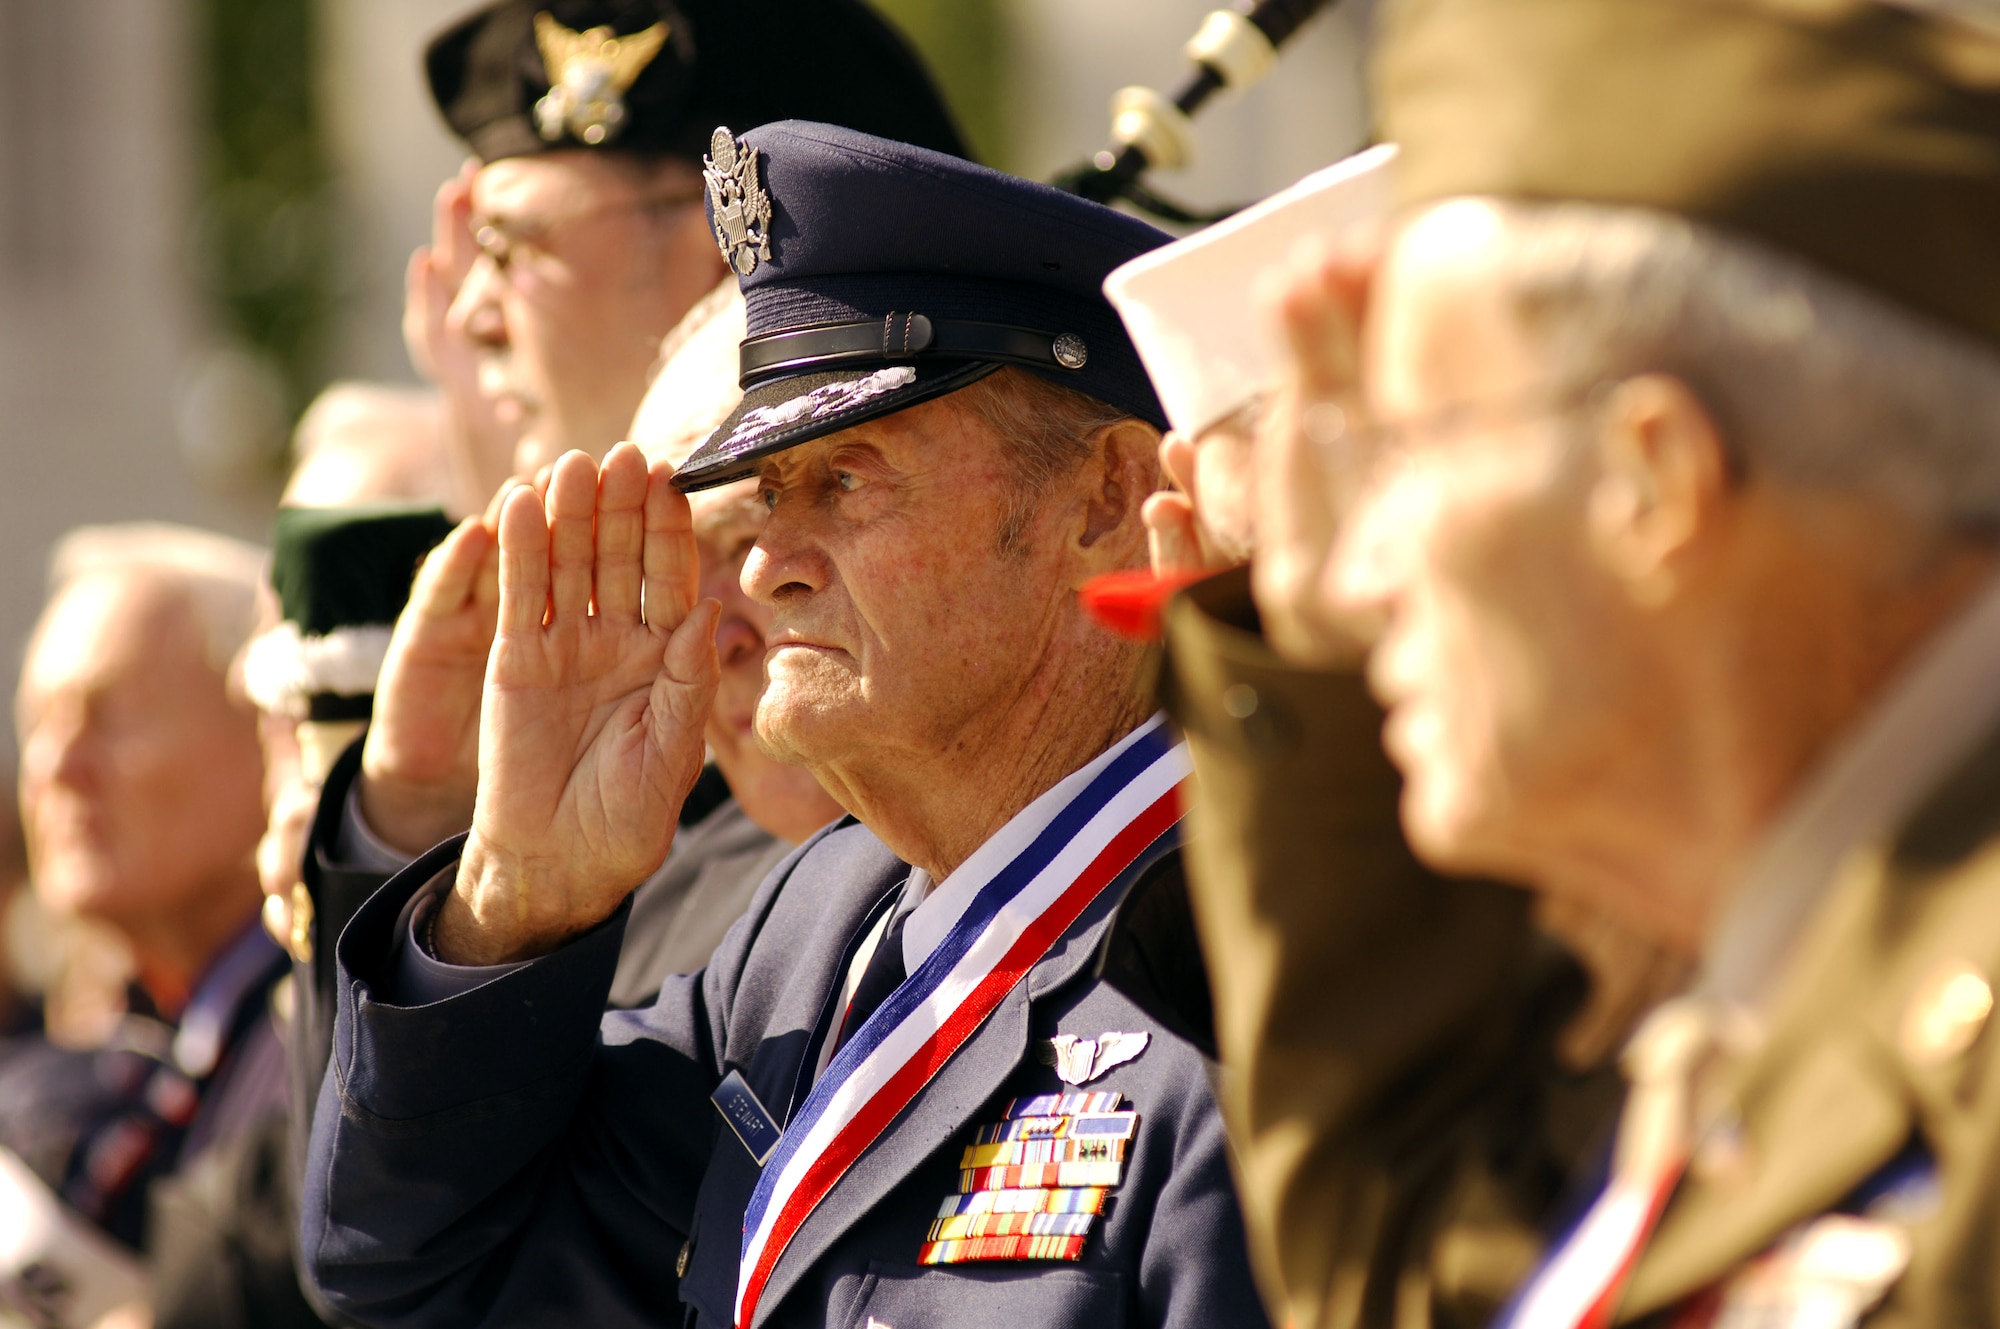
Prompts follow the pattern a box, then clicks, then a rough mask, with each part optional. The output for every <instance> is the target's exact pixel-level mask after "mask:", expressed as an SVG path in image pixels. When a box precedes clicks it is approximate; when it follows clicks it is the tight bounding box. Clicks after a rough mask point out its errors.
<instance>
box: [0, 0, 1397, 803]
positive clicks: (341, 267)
mask: <svg viewBox="0 0 2000 1329" xmlns="http://www.w3.org/2000/svg"><path fill="white" fill-rule="evenodd" d="M879 2H880V4H881V7H882V8H883V10H884V11H885V12H887V13H888V14H889V16H890V17H891V18H892V19H893V20H895V21H896V22H898V23H900V24H901V25H902V26H903V28H904V29H905V30H906V31H907V32H908V33H909V34H910V36H911V37H912V38H913V39H914V40H915V41H916V43H917V44H918V46H919V47H920V48H922V49H923V50H924V52H925V53H926V54H927V55H928V56H929V57H930V59H931V61H932V64H933V67H934V68H935V69H936V71H937V72H938V74H939V76H940V79H941V81H942V82H943V83H944V85H945V89H946V92H947V94H948V95H949V96H950V98H951V100H952V102H953V104H954V106H955V107H956V108H957V110H958V113H959V115H960V118H961V120H962V121H963V123H964V125H965V126H966V128H967V130H968V132H969V134H970V136H971V139H972V142H973V143H974V145H975V146H976V148H977V149H978V151H979V152H980V154H981V155H982V156H983V157H984V158H985V160H987V161H988V162H990V163H992V164H995V165H999V166H1003V167H1005V168H1008V169H1011V170H1014V171H1017V172H1020V173H1022V174H1026V175H1030V176H1037V177H1045V176H1048V175H1051V174H1053V173H1055V172H1056V171H1058V170H1060V169H1062V168H1063V167H1065V166H1068V165H1070V164H1072V163H1073V162H1075V161H1078V160H1080V159H1082V158H1085V157H1087V156H1089V155H1090V154H1091V153H1092V152H1094V151H1096V150H1097V149H1099V148H1101V147H1103V146H1104V139H1105V136H1106V132H1107V128H1108V110H1107V108H1108V104H1109V100H1110V98H1111V95H1112V93H1113V92H1114V91H1115V90H1116V89H1118V88H1120V87H1123V86H1125V85H1128V84H1133V83H1140V84H1149V85H1152V86H1156V87H1167V86H1170V85H1171V84H1172V83H1173V82H1174V81H1175V80H1176V79H1177V78H1178V77H1179V76H1180V74H1181V72H1182V68H1183V65H1182V60H1181V56H1180V48H1181V46H1182V44H1183V43H1184V42H1185V41H1186V40H1187V38H1188V37H1189V36H1190V35H1192V33H1193V32H1194V30H1195V28H1196V26H1197V25H1198V23H1199V22H1200V19H1201V17H1202V15H1203V13H1204V12H1205V11H1206V10H1208V9H1210V8H1213V7H1214V4H1213V0H879ZM470 7H471V5H470V4H469V3H467V0H56V2H53V3H52V2H51V0H0V65H4V68H0V106H3V107H4V108H5V113H4V116H0V446H4V449H5V456H6V462H7V467H6V477H7V478H6V481H5V484H4V485H3V486H0V669H4V681H5V686H6V688H7V695H9V696H11V695H12V692H13V686H14V679H15V675H16V672H17V670H18V666H19V660H20V656H21V651H22V647H23V644H24V640H25V637H26V634H27V631H28V629H29V627H30V626H31V624H32V621H33V618H34V615H35V613H36V611H37V609H38V608H39V605H40V601H41V595H42V583H43V575H44V566H45V558H46V554H47V550H48V548H49V545H50V543H51V542H52V541H53V540H54V539H55V537H56V536H57V535H59V534H60V533H61V532H62V531H64V530H66V529H67V528H69V527H71V526H74V525H76V524H77V523H79V522H85V521H115V520H125V519H131V518H140V517H152V518H162V519H169V520H177V521H186V522H193V523H196V524H199V525H205V526H210V527H213V528H216V529H219V530H224V531H229V532H233V533H237V534H243V535H249V536H253V537H256V536H260V535H261V534H262V532H263V530H264V527H265V525H266V523H267V521H268V517H269V510H270V504H271V503H272V501H273V499H274V497H275V494H276V492H277V485H278V481H279V479H280V477H281V475H282V472H283V466H284V462H285V457H286V451H287V448H288V443H289V433H290V428H291V425H292V422H293V420H294V419H295V418H296V416H297V413H298V412H299V410H300V409H301V408H302V407H303V406H304V405H305V403H306V402H307V401H309V400H310V399H311V397H312V396H313V394H314V393H315V392H317V391H318V389H319V388H321V387H322V386H324V385H325V384H326V383H328V382H330V381H332V380H335V379H339V378H356V377H358V378H369V379H378V380H388V381H393V382H411V381H414V380H413V375H412V373H411V370H410V367H409V364H408V362H407V360H406V358H405V355H404V352H403V346H402V341H401V336H400V326H399V325H400V319H401V309H402V293H403V291H402V288H403V269H404V264H405V262H406V260H407V258H408V256H409V253H410V251H411V249H412V248H414V247H415V246H416V245H418V244H420V243H422V242H423V241H424V240H425V239H426V237H427V234H428V228H429V220H430V199H431V195H432V193H433V191H434V190H435V189H436V187H437V185H438V183H439V182H440V181H441V180H443V179H444V178H445V177H447V176H448V175H450V174H451V173H452V172H454V171H455V170H456V169H457V167H458V165H459V162H460V158H461V153H460V151H459V149H458V148H457V147H456V146H455V145H454V144H453V142H452V141H451V140H450V138H449V137H448V136H447V135H446V133H445V132H444V129H443V126H442V124H441V122H440V121H439V120H438V118H437V116H436V115H435V113H434V112H433V110H432V108H431V106H430V103H429V100H428V98H427V96H426V94H425V92H424V89H423V86H422V82H421V78H420V74H419V52H420V51H421V49H422V46H423V42H424V40H425V38H426V37H427V36H428V35H429V34H430V33H431V32H433V31H434V30H436V29H437V28H439V27H441V26H442V25H443V24H444V23H445V22H447V21H448V20H449V19H451V18H453V17H455V16H456V15H457V14H459V13H461V12H464V11H465V10H467V9H469V8H470ZM1364 24H1365V15H1363V14H1362V13H1361V12H1360V11H1359V10H1358V9H1357V8H1356V7H1355V5H1354V4H1353V2H1352V0H1344V2H1343V3H1342V4H1340V5H1337V6H1335V8H1334V10H1333V12H1331V13H1326V14H1322V15H1321V16H1320V17H1319V18H1318V19H1316V20H1314V21H1313V22H1312V23H1311V24H1310V25H1309V26H1308V27H1307V28H1306V29H1305V31H1303V32H1302V33H1301V34H1300V35H1299V37H1298V38H1297V39H1296V40H1295V41H1294V42H1293V43H1292V45H1291V46H1290V47H1289V48H1288V49H1287V52H1286V54H1285V56H1284V59H1283V62H1282V64H1281V65H1280V67H1279V69H1278V71H1277V73H1276V74H1275V75H1274V76H1273V77H1272V78H1270V79H1269V80H1268V81H1267V82H1266V83H1265V84H1264V85H1262V86H1261V87H1259V88H1257V89H1255V90H1254V91H1253V92H1251V93H1250V94H1248V95H1247V96H1244V97H1241V98H1238V99H1236V100H1234V101H1233V102H1231V101H1224V102H1221V103H1219V104H1216V105H1213V106H1211V107H1210V108H1208V109H1207V110H1206V111H1205V112H1204V113H1203V115H1202V117H1201V119H1200V122H1199V125H1198V142H1199V156H1198V159H1197V161H1196V162H1195V164H1194V165H1193V166H1191V167H1189V168H1188V169H1186V170H1183V171H1180V172H1175V173H1163V174H1156V175H1155V176H1154V177H1153V179H1152V182H1153V184H1154V185H1155V187H1156V188H1157V189H1159V190H1160V191H1161V192H1162V193H1165V194H1168V195H1171V196H1173V197H1175V198H1177V199H1180V200H1183V201H1185V202H1188V203H1190V204H1194V205H1199V206H1203V207H1217V206H1221V205H1225V204H1229V203H1241V202H1247V201H1250V200H1252V199H1255V198H1257V197H1259V196H1261V195H1263V194H1266V193H1269V192H1270V191H1271V190H1273V189H1276V188H1278V187H1280V186H1282V185H1285V184H1287V183H1289V182H1291V181H1292V180H1294V179H1296V178H1298V177H1299V176H1300V175H1302V174H1304V173H1305V172H1307V171H1309V170H1311V169H1313V168H1314V167H1316V166H1320V165H1324V164H1326V163H1327V162H1330V161H1332V160H1334V159H1336V158H1337V157H1339V156H1341V155H1343V154H1345V153H1347V152H1349V151H1351V150H1353V149H1354V148H1355V147H1356V146H1358V145H1359V144H1360V143H1361V142H1362V141H1363V139H1364V137H1365V132H1366V124H1365V115H1364V113H1363V109H1362V95H1361V91H1360V87H1359V79H1358V74H1357V66H1358V60H1357V51H1358V46H1359V36H1360V33H1361V30H1362V27H1363V25H1364ZM5 742H6V744H7V749H6V752H7V755H6V760H5V761H3V762H0V770H4V769H10V768H11V766H12V752H11V744H12V738H11V728H9V730H8V736H7V738H6V740H5Z"/></svg>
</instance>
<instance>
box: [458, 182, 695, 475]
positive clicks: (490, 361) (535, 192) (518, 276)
mask: <svg viewBox="0 0 2000 1329" xmlns="http://www.w3.org/2000/svg"><path fill="white" fill-rule="evenodd" d="M701 199H702V186H701V176H700V173H699V172H698V171H697V170H696V169H695V168H694V167H693V166H691V165H688V164H686V163H679V162H674V163H665V164H662V165H661V166H660V167H658V169H657V170H656V171H655V172H653V173H652V174H650V175H645V174H642V173H640V172H639V171H637V170H635V169H631V168H630V167H628V166H622V165H620V164H618V163H616V162H612V161H607V160H605V159H604V158H603V157H601V156H599V155H596V154H592V153H589V152H584V151H581V150H578V151H570V152H553V153H547V154H544V155H541V156H537V157H509V158H503V159H501V160H499V161H495V162H489V163H488V164H487V165H486V166H484V167H482V168H481V169H480V171H479V175H478V177H477V178H476V179H475V180H474V182H473V187H472V211H473V215H472V226H473V234H474V238H475V239H476V240H477V242H478V244H479V246H480V249H481V251H482V252H481V256H480V258H479V260H478V262H477V263H475V264H474V265H473V268H472V271H471V272H470V273H469V274H468V275H467V277H466V279H465V284H464V285H463V286H462V287H461V288H460V290H459V293H458V299H457V301H456V302H455V303H454V304H453V306H452V312H451V318H452V321H453V325H454V326H455V327H457V328H458V329H459V330H460V331H461V332H462V333H463V334H464V335H466V336H468V337H469V338H471V340H472V341H473V342H474V343H476V344H477V345H478V346H480V347H481V348H482V350H483V353H484V360H483V362H482V365H481V370H480V380H481V390H482V391H483V392H485V393H486V394H487V395H488V396H489V397H491V398H493V399H495V400H496V402H497V403H498V409H499V411H500V413H501V414H502V417H503V418H505V419H508V420H509V421H510V422H512V421H518V422H519V424H520V426H521V429H522V434H521V441H520V445H519V450H518V451H517V453H516V455H515V459H514V473H515V474H517V475H532V474H534V472H535V470H536V469H537V468H538V467H540V466H542V465H544V464H545V463H548V462H552V461H554V460H555V459H556V458H557V457H559V456H561V455H562V454H563V453H564V452H566V451H568V450H569V449H571V448H579V449H581V450H583V451H585V452H588V453H590V454H591V455H592V456H593V457H598V458H602V457H603V455H604V454H605V453H606V452H607V451H609V450H610V448H611V445H612V444H613V443H615V442H617V441H618V440H619V439H620V438H622V437H624V434H625V427H626V424H627V423H628V422H629V421H630V420H631V419H632V414H633V412H634V411H635V410H636V409H637V408H638V405H639V401H640V398H641V397H642V396H643V395H644V394H645V389H646V373H647V370H648V369H649V368H650V367H651V365H652V362H653V358H654V356H655V354H656V353H657V352H658V350H659V345H660V338H661V337H662V336H664V335H665V334H666V333H667V332H668V330H670V329H671V328H672V327H673V326H674V324H675V323H677V322H679V321H680V318H681V315H683V314H685V313H686V312H687V311H688V310H689V309H690V308H692V307H693V305H694V303H695V301H697V300H699V299H700V298H701V297H702V296H703V295H704V294H706V293H707V292H708V291H709V290H710V289H711V288H712V287H713V286H714V285H715V283H716V282H717V281H718V280H719V279H720V278H721V276H722V273H723V266H722V258H721V255H720V254H719V253H717V251H716V247H715V241H714V240H713V238H711V236H710V234H709V230H708V220H707V217H706V216H705V214H704V213H703V211H702V207H701Z"/></svg>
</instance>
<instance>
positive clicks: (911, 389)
mask: <svg viewBox="0 0 2000 1329" xmlns="http://www.w3.org/2000/svg"><path fill="white" fill-rule="evenodd" d="M999 368H1000V365H999V364H997V363H995V362H992V361H985V360H978V361H965V360H946V361H935V360H934V361H925V362H922V363H917V364H912V363H909V362H904V363H901V364H890V363H888V362H883V363H881V364H878V365H872V366H871V365H854V366H847V367H843V368H840V369H828V370H822V371H819V372H817V373H809V374H798V375H793V376H790V377H786V378H780V379H776V380H771V381H767V382H764V383H759V384H757V385H756V386H754V387H752V388H750V389H749V390H748V391H746V392H745V393H744V394H743V401H742V404H741V405H739V406H738V407H737V408H736V409H735V411H733V412H731V414H730V416H729V418H728V419H727V420H724V421H723V422H722V424H721V425H720V426H718V427H717V428H716V431H715V432H714V433H712V434H710V435H709V436H708V440H707V441H706V442H704V443H703V444H702V445H701V446H700V447H698V448H696V449H695V450H694V454H693V455H692V456H690V457H689V458H688V459H687V461H686V462H685V463H683V464H682V465H681V468H680V469H679V470H677V471H675V472H674V487H675V488H676V489H678V490H680V491H681V492H682V493H684V494H691V493H693V492H694V491H696V490H698V489H713V488H715V487H716V486H717V485H726V484H728V483H729V482H730V481H732V480H740V479H742V478H743V477H744V476H746V475H754V474H756V472H757V463H758V462H760V461H762V460H763V459H764V458H766V457H769V456H771V455H772V454H774V453H779V452H783V451H785V450H786V449H787V448H795V447H797V446H799V444H801V443H810V442H812V440H814V439H816V438H824V437H825V436H826V435H828V434H836V433H839V432H840V431H841V430H843V429H850V428H852V427H853V426H855V425H858V424H861V423H863V422H864V421H868V420H878V419H880V418H881V417H883V416H885V415H893V414H895V413H896V412H897V411H901V410H906V409H908V408H909V407H911V406H915V405H917V404H918V403H919V402H926V401H930V400H931V399H932V398H934V397H942V396H944V395H945V394H946V393H951V392H956V391H958V390H959V389H960V388H963V387H967V386H969V385H971V384H973V383H976V382H978V381H979V380H980V379H982V378H985V377H986V376H987V375H988V374H991V373H993V372H994V371H995V370H997V369H999Z"/></svg>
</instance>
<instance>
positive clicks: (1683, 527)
mask: <svg viewBox="0 0 2000 1329" xmlns="http://www.w3.org/2000/svg"><path fill="white" fill-rule="evenodd" d="M1596 426H1597V432H1596V442H1597V448H1598V459H1597V460H1598V474H1597V478H1596V480H1595V481H1594V483H1593V485H1592V489H1591V494H1590V517H1589V521H1590V538H1591V544H1592V547H1593V548H1594V549H1595V550H1596V552H1597V554H1598V557H1599V558H1600V559H1602V560H1603V562H1604V565H1605V566H1606V567H1607V568H1608V569H1609V570H1610V571H1611V572H1612V574H1613V575H1614V576H1615V577H1617V578H1618V579H1619V580H1620V581H1621V582H1623V583H1624V585H1625V586H1626V588H1627V589H1628V591H1629V592H1630V594H1631V595H1632V597H1633V599H1634V600H1635V601H1636V602H1638V603H1640V604H1643V605H1647V606H1649V607H1657V606H1660V605H1663V604H1666V603H1667V602H1668V601H1670V600H1672V599H1673V598H1674V596H1675V595H1676V594H1677V593H1678V591H1679V590H1680V589H1681V587H1682V585H1683V582H1684V579H1685V578H1686V576H1687V575H1688V572H1689V571H1690V569H1691V568H1692V567H1693V566H1694V565H1695V563H1696V562H1697V561H1699V560H1700V558H1701V557H1702V556H1703V554H1705V553H1706V551H1707V550H1708V548H1709V547H1710V543H1711V541H1712V540H1713V538H1714V536H1715V535H1716V533H1717V531H1718V530H1719V527H1720V523H1721V521H1722V518H1723V515H1724V511H1725V509H1726V506H1727V504H1728V502H1729V496H1730V487H1731V480H1730V467H1729V449H1728V445H1727V444H1726V442H1725V441H1724V439H1723V436H1722V430H1721V428H1720V427H1719V426H1718V425H1717V424H1716V422H1715V417H1714V416H1713V415H1712V414H1710V412H1709V410H1708V408H1707V407H1706V406H1705V405H1703V404H1702V401H1701V399H1700V398H1699V397H1697V396H1696V395H1695V394H1694V390H1693V389H1691V388H1690V387H1688V385H1687V384H1686V383H1684V382H1682V381H1681V380H1680V379H1678V378H1675V377H1672V376H1671V375H1666V374H1644V375H1640V376H1639V377H1636V378H1631V379H1627V380H1626V381H1624V382H1622V383H1620V384H1618V385H1617V386H1616V387H1615V388H1613V389H1612V390H1611V391H1610V393H1609V394H1608V396H1607V397H1606V398H1605V400H1604V401H1603V403H1602V405H1601V406H1599V407H1598V408H1597V416H1596Z"/></svg>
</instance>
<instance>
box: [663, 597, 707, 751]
mask: <svg viewBox="0 0 2000 1329" xmlns="http://www.w3.org/2000/svg"><path fill="white" fill-rule="evenodd" d="M721 617H722V602H721V601H719V600H703V601H702V602H701V603H700V604H698V605H696V606H694V608H693V609H692V610H690V611H689V612H688V615H687V617H685V618H683V619H682V620H681V621H680V625H679V626H678V627H676V628H675V629H674V634H673V636H672V637H670V638H668V640H667V653H666V658H665V659H664V660H663V661H662V664H663V665H664V668H662V669H661V670H660V676H659V677H658V678H657V679H656V680H654V683H653V695H652V697H651V706H650V709H651V711H652V723H653V733H654V741H655V742H657V743H658V744H659V745H660V746H661V748H662V749H663V750H667V751H671V750H672V749H673V747H674V745H675V744H676V743H680V742H685V741H687V737H688V736H689V735H698V734H700V733H701V732H702V727H703V726H704V725H705V724H707V723H708V712H709V708H710V707H712V706H713V705H714V704H715V685H716V680H717V678H718V677H719V676H720V674H721V672H722V667H721V665H720V664H719V663H718V661H717V660H716V655H715V625H716V623H717V622H718V621H719V620H720V619H721ZM699 764H700V763H699V761H697V762H696V765H697V766H698V765H699Z"/></svg>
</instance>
